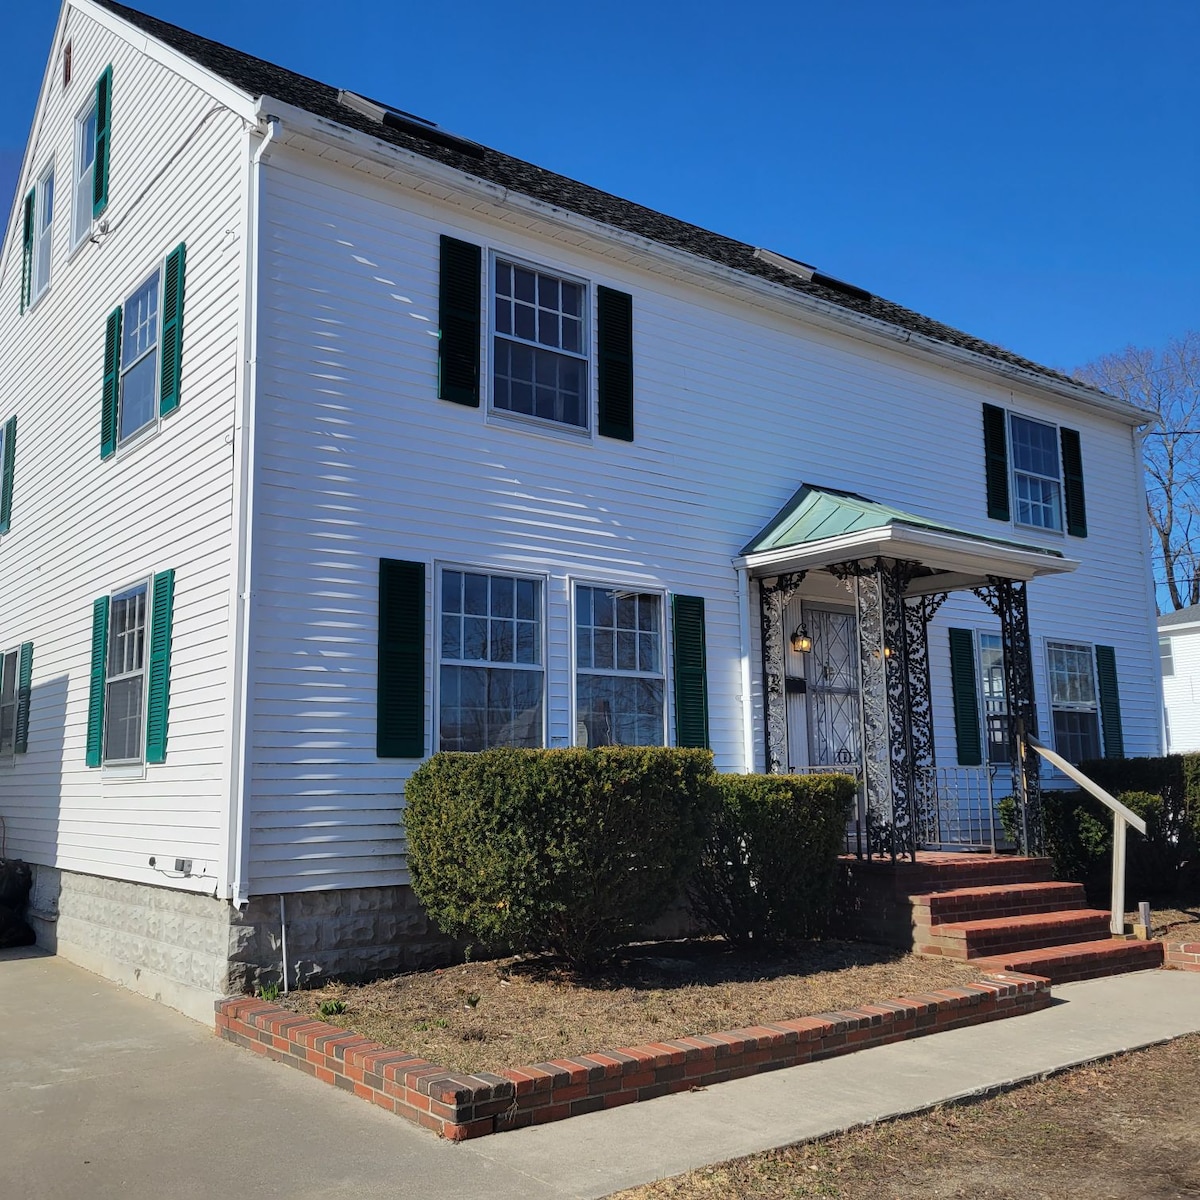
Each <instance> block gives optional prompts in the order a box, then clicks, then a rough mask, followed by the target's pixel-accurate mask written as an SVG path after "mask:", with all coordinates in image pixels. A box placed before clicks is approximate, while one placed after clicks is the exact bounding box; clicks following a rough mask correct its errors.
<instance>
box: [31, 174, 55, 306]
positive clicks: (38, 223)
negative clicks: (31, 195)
mask: <svg viewBox="0 0 1200 1200" xmlns="http://www.w3.org/2000/svg"><path fill="white" fill-rule="evenodd" d="M36 194H37V202H36V214H35V216H34V235H33V236H34V247H33V299H34V300H36V299H37V298H38V297H39V296H40V295H41V294H42V293H43V292H44V291H45V290H46V288H48V287H49V286H50V251H51V234H52V232H53V228H54V166H53V164H51V166H49V167H48V168H47V169H46V172H45V174H44V175H43V176H42V177H41V179H39V180H38V184H37V193H36Z"/></svg>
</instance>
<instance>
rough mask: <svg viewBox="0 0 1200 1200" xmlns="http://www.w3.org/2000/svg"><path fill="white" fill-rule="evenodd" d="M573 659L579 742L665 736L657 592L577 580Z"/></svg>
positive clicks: (642, 742) (636, 741)
mask: <svg viewBox="0 0 1200 1200" xmlns="http://www.w3.org/2000/svg"><path fill="white" fill-rule="evenodd" d="M575 666H576V672H577V673H576V678H575V704H576V717H575V721H576V736H575V741H576V744H577V745H581V746H661V745H662V744H663V742H664V738H665V714H664V704H663V697H664V691H665V680H664V678H663V652H662V598H661V597H660V596H656V595H654V594H653V593H646V592H630V591H619V590H615V589H613V588H600V587H585V586H583V585H580V586H579V587H577V588H576V589H575Z"/></svg>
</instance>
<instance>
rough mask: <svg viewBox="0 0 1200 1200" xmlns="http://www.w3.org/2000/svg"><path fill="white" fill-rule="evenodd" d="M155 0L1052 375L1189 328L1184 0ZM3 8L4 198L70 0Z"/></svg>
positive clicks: (1199, 122) (1192, 301)
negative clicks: (809, 267)
mask: <svg viewBox="0 0 1200 1200" xmlns="http://www.w3.org/2000/svg"><path fill="white" fill-rule="evenodd" d="M141 3H142V7H143V8H144V9H145V10H147V11H150V12H152V13H153V14H154V15H155V16H158V17H161V18H163V19H164V20H168V21H172V22H174V23H176V24H180V25H184V26H186V27H187V28H190V29H192V30H195V31H196V32H198V33H202V34H204V35H205V36H207V37H211V38H215V39H217V40H218V41H223V42H226V43H228V44H230V45H233V46H236V47H237V48H238V49H241V50H246V51H248V52H250V53H253V54H257V55H259V56H260V57H263V58H267V59H270V60H272V61H274V62H278V63H281V64H283V65H284V66H287V67H290V68H292V69H293V70H297V71H302V72H304V73H306V74H309V75H313V76H315V77H316V78H318V79H321V80H324V81H326V82H328V83H333V84H337V85H340V86H345V87H350V88H353V89H354V90H356V91H359V92H362V93H365V94H367V95H370V96H374V97H377V98H379V99H382V100H385V101H388V102H389V103H392V104H395V105H396V106H398V107H400V108H405V109H408V110H410V111H412V112H416V113H419V114H421V115H423V116H427V117H429V118H431V119H433V120H436V121H438V122H440V123H441V124H443V125H445V126H446V127H448V128H450V129H452V130H454V131H455V132H458V133H462V134H464V135H467V136H469V137H471V138H474V139H476V140H478V141H482V142H485V143H487V144H488V145H492V146H495V147H496V148H498V149H501V150H504V151H507V152H508V153H511V154H515V155H517V156H519V157H522V158H526V159H529V160H531V161H533V162H536V163H538V164H539V165H541V166H545V167H549V168H551V169H553V170H556V171H560V172H562V173H564V174H566V175H571V176H573V177H575V178H578V179H582V180H585V181H586V182H588V183H591V184H594V185H596V186H598V187H602V188H605V189H606V190H608V191H612V192H616V193H618V194H620V195H623V196H627V197H629V198H631V199H634V200H637V201H639V202H641V203H643V204H647V205H649V206H651V207H653V208H657V209H661V210H663V211H665V212H668V213H671V214H672V215H674V216H677V217H682V218H684V219H686V220H689V221H693V222H695V223H697V224H699V225H703V226H707V227H708V228H711V229H716V230H718V231H720V232H722V233H726V234H730V235H732V236H734V237H737V238H740V239H742V240H744V241H747V242H751V243H753V244H755V245H762V246H767V247H769V248H771V249H774V250H778V251H780V252H782V253H784V254H789V255H792V256H794V257H797V258H801V259H803V260H805V261H806V262H810V263H813V264H815V265H816V266H817V267H819V268H820V269H821V270H823V271H825V272H827V273H829V274H832V275H837V276H840V277H842V278H844V279H848V280H850V281H851V282H853V283H856V284H859V285H860V286H862V287H866V288H869V289H870V290H872V291H874V292H877V293H879V294H880V295H884V296H887V297H888V298H889V299H892V300H895V301H897V302H899V303H901V304H904V305H906V306H907V307H910V308H914V309H917V310H918V311H920V312H923V313H926V314H928V315H930V316H934V317H937V318H939V319H941V320H944V321H947V322H949V323H950V324H952V325H955V326H958V327H959V328H962V329H965V330H967V331H969V332H971V333H974V334H976V335H978V336H980V337H985V338H988V339H989V340H992V341H995V342H998V343H1000V344H1001V345H1004V346H1007V347H1009V348H1010V349H1012V350H1015V351H1017V352H1018V353H1021V354H1024V355H1027V356H1028V357H1030V358H1033V359H1036V360H1037V361H1040V362H1044V363H1047V364H1049V365H1051V366H1057V367H1060V368H1065V369H1070V368H1072V367H1075V366H1077V365H1079V364H1082V363H1084V362H1086V361H1089V360H1090V359H1093V358H1095V357H1097V356H1098V355H1100V354H1103V353H1107V352H1110V351H1115V350H1119V349H1121V348H1122V347H1123V346H1125V345H1127V344H1130V343H1133V344H1138V345H1157V344H1161V343H1162V342H1163V341H1165V340H1166V339H1167V338H1169V337H1171V336H1173V335H1177V334H1179V333H1182V332H1183V331H1184V330H1185V329H1187V328H1189V327H1195V326H1198V325H1200V221H1197V215H1196V197H1197V195H1198V193H1200V186H1198V185H1200V162H1198V156H1200V150H1198V146H1200V137H1198V132H1200V119H1198V114H1200V73H1197V71H1196V70H1195V63H1194V55H1195V49H1196V47H1197V45H1200V4H1196V3H1195V0H1098V2H1097V0H1089V2H1087V3H1084V2H1076V0H1054V2H1053V3H1046V0H1010V2H1009V3H1006V4H1003V5H997V4H992V3H984V2H983V0H907V2H906V3H903V4H901V3H896V2H895V0H887V2H885V0H843V2H839V3H830V2H829V0H791V2H790V3H758V4H755V3H747V4H743V5H740V6H731V5H729V4H728V3H727V2H726V3H720V4H718V3H713V2H711V0H695V2H690V3H687V4H684V3H682V2H678V0H671V2H669V3H668V2H663V0H660V2H659V3H654V2H652V0H651V2H647V0H642V2H641V3H631V2H627V0H617V2H615V3H613V2H604V3H599V4H588V5H572V4H565V3H562V0H557V2H550V0H545V2H542V0H509V2H508V3H506V4H503V5H501V4H497V3H484V2H482V0H456V2H455V3H453V4H448V3H443V4H434V5H428V4H426V5H416V4H412V5H410V4H404V3H396V2H395V0H390V2H386V3H385V2H383V0H340V3H338V4H337V5H336V6H334V7H333V8H332V9H331V6H330V5H329V4H328V3H327V0H321V2H320V3H318V2H317V0H291V2H290V3H289V4H288V5H286V6H284V7H282V8H277V9H276V10H271V9H270V8H266V9H263V8H261V7H257V6H254V5H247V4H245V3H244V0H236V2H235V0H205V3H203V4H199V3H196V2H195V0H190V2H189V0H141ZM10 7H11V9H12V11H9V12H7V13H6V15H5V39H4V47H5V52H4V70H3V71H0V195H2V196H3V197H4V198H5V199H7V198H8V197H10V196H11V195H12V194H13V190H14V188H15V186H16V176H17V172H18V170H19V165H20V157H21V154H22V152H23V148H24V145H25V141H26V138H27V135H28V131H29V124H30V122H31V120H32V116H33V107H34V103H35V100H36V96H37V89H38V87H39V86H40V82H41V75H42V71H43V68H44V65H45V60H46V57H47V53H48V50H49V46H50V40H51V36H52V33H53V29H54V24H55V21H56V18H57V14H58V8H57V6H56V5H55V4H53V3H51V2H50V0H30V2H29V3H25V4H21V5H19V6H18V5H12V6H10ZM285 9H286V14H285ZM333 12H336V19H331V13H333Z"/></svg>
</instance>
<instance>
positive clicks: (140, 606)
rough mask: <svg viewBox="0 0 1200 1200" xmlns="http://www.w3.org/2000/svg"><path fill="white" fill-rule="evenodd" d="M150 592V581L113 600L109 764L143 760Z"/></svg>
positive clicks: (108, 691)
mask: <svg viewBox="0 0 1200 1200" xmlns="http://www.w3.org/2000/svg"><path fill="white" fill-rule="evenodd" d="M149 591H150V586H149V583H140V584H138V585H137V586H136V587H132V588H130V589H129V590H128V591H125V592H120V593H119V594H117V595H115V596H113V598H112V600H111V602H110V606H109V617H108V661H107V664H106V682H105V695H104V761H105V762H106V763H138V762H141V761H142V720H143V717H144V714H145V704H146V651H147V648H148V647H147V641H146V618H147V599H148V597H149Z"/></svg>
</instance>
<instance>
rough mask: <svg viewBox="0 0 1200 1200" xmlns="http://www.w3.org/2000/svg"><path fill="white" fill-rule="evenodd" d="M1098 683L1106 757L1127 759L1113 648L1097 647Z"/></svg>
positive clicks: (1101, 726)
mask: <svg viewBox="0 0 1200 1200" xmlns="http://www.w3.org/2000/svg"><path fill="white" fill-rule="evenodd" d="M1096 682H1097V683H1098V684H1099V685H1100V728H1101V730H1102V731H1103V733H1104V757H1105V758H1124V757H1125V734H1124V732H1123V730H1122V729H1121V692H1120V688H1119V687H1118V685H1117V653H1116V651H1115V650H1114V649H1113V648H1112V647H1111V646H1097V647H1096Z"/></svg>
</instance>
